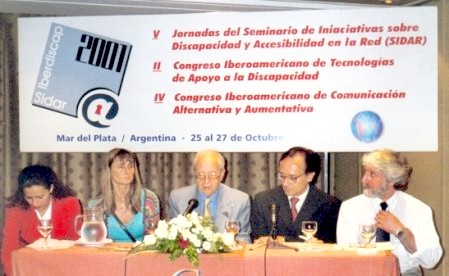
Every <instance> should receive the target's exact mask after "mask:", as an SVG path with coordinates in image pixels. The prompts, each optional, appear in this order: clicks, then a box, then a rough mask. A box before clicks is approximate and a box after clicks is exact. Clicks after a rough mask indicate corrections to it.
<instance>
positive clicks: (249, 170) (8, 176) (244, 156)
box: [0, 14, 279, 227]
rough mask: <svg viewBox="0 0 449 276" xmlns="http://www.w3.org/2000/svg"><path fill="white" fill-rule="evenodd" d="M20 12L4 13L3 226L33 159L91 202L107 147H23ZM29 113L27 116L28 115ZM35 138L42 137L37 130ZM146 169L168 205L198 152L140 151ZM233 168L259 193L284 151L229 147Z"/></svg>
mask: <svg viewBox="0 0 449 276" xmlns="http://www.w3.org/2000/svg"><path fill="white" fill-rule="evenodd" d="M18 17H19V15H12V14H0V28H1V29H0V35H1V45H0V63H1V64H0V70H1V71H0V72H1V74H0V96H1V97H0V110H1V112H0V114H1V115H0V116H1V118H0V122H1V129H0V142H1V144H2V146H1V148H0V151H1V156H0V170H1V174H0V178H1V183H2V184H1V186H0V197H1V198H2V200H1V201H0V209H1V210H0V226H1V227H2V226H3V220H4V204H5V199H6V198H7V197H8V196H10V195H11V194H12V193H13V192H14V191H15V190H16V187H17V175H18V173H19V171H20V170H21V169H22V168H23V167H25V166H28V165H31V164H43V165H48V166H50V167H52V168H53V169H54V170H55V172H56V173H57V174H58V176H59V177H60V178H61V179H62V181H63V182H64V183H66V184H68V185H70V186H71V187H72V188H73V189H74V190H75V191H76V192H77V196H78V198H79V199H80V200H81V201H82V202H83V204H86V203H87V201H88V200H89V199H90V198H92V197H94V196H95V195H96V194H97V193H98V186H97V184H98V183H99V178H100V174H101V171H102V169H103V167H104V166H103V164H104V158H105V155H106V154H105V153H22V152H20V147H19V138H20V132H19V123H20V122H19V119H20V113H19V108H18V103H19V102H18V101H19V87H18V86H19V80H18V70H19V68H18V37H17V18H18ZM23 119H26V118H23ZM33 139H39V133H35V137H33ZM137 154H138V157H139V161H140V168H141V174H142V178H143V181H144V183H145V184H146V186H147V187H148V188H150V189H151V190H153V191H154V192H156V193H157V194H158V196H159V197H160V199H161V203H162V208H163V210H166V209H167V201H168V195H169V192H170V191H171V190H173V189H175V188H178V187H181V186H185V185H189V184H192V183H194V178H193V173H192V160H193V157H194V153H137ZM224 156H225V157H226V159H227V167H228V174H227V177H226V180H225V184H227V185H229V186H231V187H234V188H237V189H239V190H242V191H244V192H247V193H248V194H250V195H254V194H255V193H257V192H259V191H263V190H265V189H268V188H270V187H274V185H276V178H275V176H274V174H275V171H276V167H277V161H278V157H279V153H224Z"/></svg>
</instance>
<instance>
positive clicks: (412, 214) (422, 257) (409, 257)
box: [337, 191, 443, 272]
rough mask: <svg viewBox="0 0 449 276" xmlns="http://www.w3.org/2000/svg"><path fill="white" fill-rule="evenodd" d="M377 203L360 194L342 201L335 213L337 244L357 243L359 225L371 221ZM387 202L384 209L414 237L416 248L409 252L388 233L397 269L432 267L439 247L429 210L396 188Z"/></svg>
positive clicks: (430, 210) (378, 201)
mask: <svg viewBox="0 0 449 276" xmlns="http://www.w3.org/2000/svg"><path fill="white" fill-rule="evenodd" d="M380 202H381V201H380V199H377V198H369V197H367V196H365V195H364V194H361V195H358V196H355V197H353V198H350V199H348V200H346V201H344V202H343V203H342V204H341V207H340V213H339V216H338V223H337V243H338V244H340V245H348V244H350V243H359V242H360V237H359V225H360V224H370V223H374V217H375V216H376V214H377V212H379V210H380V209H381V208H380V205H379V204H380ZM387 203H388V208H387V211H389V212H391V213H392V214H393V215H395V216H396V217H397V218H398V219H399V220H400V221H401V223H402V224H403V225H404V226H405V227H407V228H408V229H410V231H411V232H412V233H413V235H414V237H415V242H416V248H417V251H416V252H415V253H413V254H410V253H409V252H408V251H407V250H406V249H405V247H404V246H403V245H402V243H401V241H400V240H399V239H398V238H396V237H395V236H394V235H392V234H390V242H391V244H392V245H393V247H394V248H395V249H394V250H393V253H394V254H395V255H396V256H397V257H398V259H399V265H400V268H401V272H405V271H407V270H409V269H411V268H415V267H418V266H422V267H425V268H432V267H434V266H435V265H436V264H437V263H438V261H439V260H440V259H441V256H442V254H443V249H442V248H441V244H440V238H439V237H438V234H437V232H436V229H435V223H434V221H433V216H432V209H431V208H430V207H429V206H428V205H427V204H425V203H423V202H422V201H420V200H418V199H416V198H414V197H413V196H411V195H409V194H406V193H404V192H401V191H396V192H395V193H394V195H393V196H392V197H391V198H390V199H389V200H388V201H387Z"/></svg>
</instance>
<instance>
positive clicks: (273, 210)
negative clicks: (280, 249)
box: [270, 203, 278, 240]
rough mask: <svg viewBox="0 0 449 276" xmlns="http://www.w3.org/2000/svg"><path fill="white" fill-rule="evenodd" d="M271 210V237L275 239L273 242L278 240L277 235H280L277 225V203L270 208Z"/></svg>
mask: <svg viewBox="0 0 449 276" xmlns="http://www.w3.org/2000/svg"><path fill="white" fill-rule="evenodd" d="M270 209H271V237H272V238H273V240H276V238H277V235H278V233H277V232H278V231H277V229H276V224H277V216H276V211H277V206H276V203H272V204H271V206H270Z"/></svg>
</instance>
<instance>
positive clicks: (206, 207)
mask: <svg viewBox="0 0 449 276" xmlns="http://www.w3.org/2000/svg"><path fill="white" fill-rule="evenodd" d="M209 203H210V198H206V200H205V201H204V214H203V217H205V218H210V215H211V214H210V208H209Z"/></svg>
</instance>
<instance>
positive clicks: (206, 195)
mask: <svg viewBox="0 0 449 276" xmlns="http://www.w3.org/2000/svg"><path fill="white" fill-rule="evenodd" d="M193 171H194V174H195V179H196V184H194V185H190V186H186V187H182V188H179V189H176V190H173V191H172V192H171V193H170V197H169V200H168V204H169V209H170V210H169V216H170V218H174V217H176V216H177V215H179V214H182V213H183V212H185V210H186V209H187V207H188V205H189V202H191V199H196V200H197V201H198V206H197V207H195V209H194V210H195V211H196V212H197V213H198V214H200V215H203V216H210V217H211V219H212V221H213V222H214V224H215V226H216V227H217V230H218V231H219V232H225V230H226V229H225V224H226V221H238V222H239V223H240V232H239V233H238V234H237V236H236V239H237V240H238V241H240V242H247V243H250V242H251V237H250V233H251V226H250V222H249V218H250V212H251V205H250V199H249V195H248V194H246V193H244V192H242V191H239V190H236V189H233V188H231V187H229V186H227V185H224V184H223V183H222V181H223V179H224V177H225V174H226V169H225V159H224V157H223V155H222V154H221V153H219V152H217V151H214V150H204V151H200V152H198V153H197V154H196V155H195V159H194V161H193Z"/></svg>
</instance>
